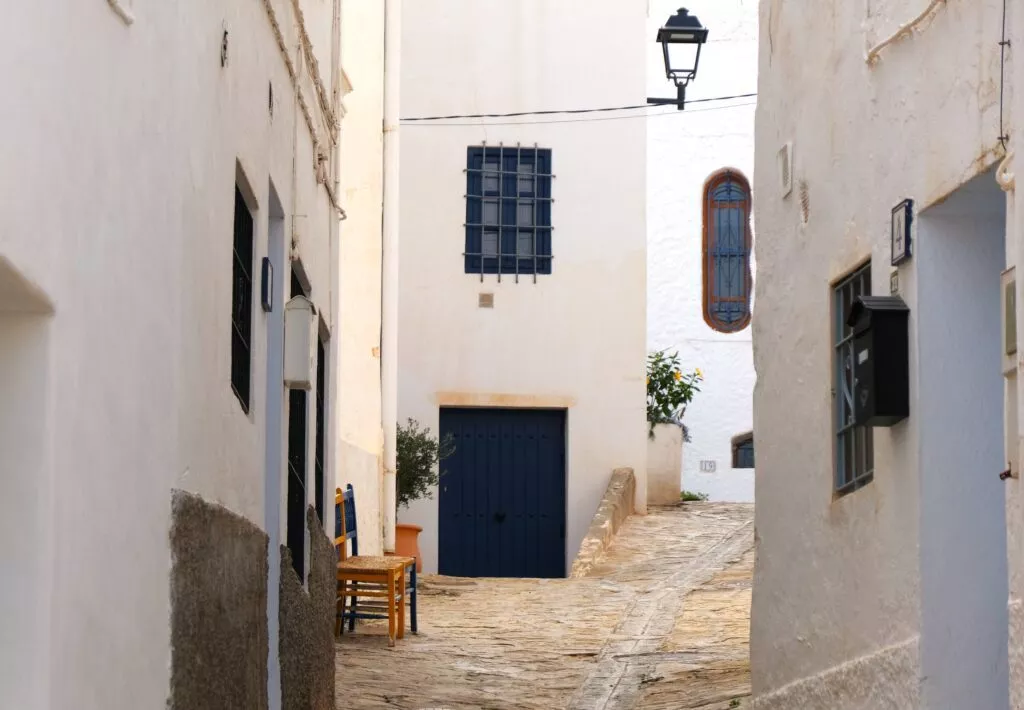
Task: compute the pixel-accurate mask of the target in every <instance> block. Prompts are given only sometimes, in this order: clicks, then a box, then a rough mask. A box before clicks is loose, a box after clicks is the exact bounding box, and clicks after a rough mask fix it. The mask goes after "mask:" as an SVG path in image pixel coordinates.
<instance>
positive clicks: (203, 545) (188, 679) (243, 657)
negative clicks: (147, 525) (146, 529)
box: [151, 491, 268, 710]
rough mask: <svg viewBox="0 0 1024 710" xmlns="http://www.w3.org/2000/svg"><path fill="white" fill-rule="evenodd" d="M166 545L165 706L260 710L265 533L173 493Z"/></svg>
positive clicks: (264, 690)
mask: <svg viewBox="0 0 1024 710" xmlns="http://www.w3.org/2000/svg"><path fill="white" fill-rule="evenodd" d="M170 545H171V564H172V567H171V579H170V587H171V687H170V698H169V700H168V708H170V709H171V710H236V709H237V710H264V709H265V708H267V651H268V646H267V572H268V568H267V534H266V533H265V532H263V531H262V530H260V528H258V527H257V526H256V525H254V524H253V523H251V522H250V521H248V520H246V519H245V518H243V517H241V516H239V515H236V514H235V513H232V512H231V511H229V510H228V509H226V508H224V507H222V506H220V505H217V504H214V503H208V502H206V501H204V500H203V499H202V498H200V497H199V496H197V495H194V494H191V493H186V492H184V491H176V492H175V493H174V496H173V500H172V503H171V531H170ZM151 642H152V643H159V641H158V640H157V639H152V640H151Z"/></svg>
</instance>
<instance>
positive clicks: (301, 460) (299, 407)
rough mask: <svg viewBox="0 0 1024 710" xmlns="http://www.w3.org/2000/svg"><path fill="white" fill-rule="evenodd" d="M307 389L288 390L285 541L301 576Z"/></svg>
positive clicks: (296, 284) (295, 281)
mask: <svg viewBox="0 0 1024 710" xmlns="http://www.w3.org/2000/svg"><path fill="white" fill-rule="evenodd" d="M299 295H302V296H305V295H306V289H305V288H304V287H303V285H302V281H301V280H300V279H299V277H298V274H297V273H296V272H295V270H294V268H293V269H292V279H291V297H292V298H294V297H295V296H299ZM306 427H307V422H306V391H305V390H301V389H292V390H288V492H287V496H288V499H287V503H286V513H287V515H286V517H287V529H286V531H285V533H286V534H285V542H286V543H287V545H288V551H289V552H290V553H291V557H292V567H293V568H294V569H295V573H296V574H297V575H299V579H300V580H304V579H305V578H306V577H305V574H306V431H307V428H306Z"/></svg>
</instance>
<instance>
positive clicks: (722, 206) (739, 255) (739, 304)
mask: <svg viewBox="0 0 1024 710" xmlns="http://www.w3.org/2000/svg"><path fill="white" fill-rule="evenodd" d="M751 242H752V240H751V235H750V183H749V182H747V179H746V178H745V177H743V175H741V174H740V173H738V172H736V171H734V170H723V171H721V172H719V173H716V174H715V175H713V176H712V177H711V178H710V179H709V180H708V181H707V183H706V184H705V185H704V235H703V262H704V266H703V276H704V299H703V300H704V321H705V322H706V323H707V324H708V325H709V326H710V327H711V328H713V329H715V330H717V331H719V332H721V333H735V332H738V331H740V330H743V329H744V328H746V327H747V324H749V323H750V292H751V286H752V284H753V278H752V276H751V273H750V252H751V246H752V244H751Z"/></svg>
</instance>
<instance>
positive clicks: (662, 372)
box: [647, 350, 704, 441]
mask: <svg viewBox="0 0 1024 710" xmlns="http://www.w3.org/2000/svg"><path fill="white" fill-rule="evenodd" d="M703 380H704V374H703V373H702V372H701V371H700V368H699V367H698V368H696V369H695V370H694V371H693V372H691V373H689V374H684V373H683V370H682V367H681V366H680V365H679V354H678V353H672V354H671V355H669V354H668V351H667V350H659V351H658V352H653V353H651V354H650V355H648V356H647V426H648V436H649V437H651V438H652V439H653V438H654V426H655V425H656V424H675V425H676V426H678V427H679V428H680V429H682V430H683V440H684V441H689V440H690V432H689V431H688V430H687V428H686V425H685V424H683V414H685V413H686V406H687V405H688V404H689V403H690V402H692V401H693V396H694V395H695V394H696V393H697V392H700V387H699V383H700V382H702V381H703Z"/></svg>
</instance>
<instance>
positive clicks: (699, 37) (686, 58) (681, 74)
mask: <svg viewBox="0 0 1024 710" xmlns="http://www.w3.org/2000/svg"><path fill="white" fill-rule="evenodd" d="M707 41H708V30H707V28H706V27H704V26H703V25H701V24H700V20H698V19H697V16H696V15H691V14H690V13H689V11H688V10H687V9H686V8H685V7H682V8H679V12H677V13H676V14H675V15H672V16H671V17H670V18H668V21H667V22H666V23H665V26H664V27H662V28H661V29H659V30H658V42H659V43H661V49H662V52H663V53H664V55H665V77H666V78H667V79H669V80H670V81H671V82H673V83H674V84H675V85H676V98H674V99H657V98H649V99H647V103H649V104H661V105H670V104H674V105H675V106H677V107H678V108H679V110H680V111H682V110H683V108H684V106H685V105H686V85H687V84H689V83H690V82H691V81H692V80H693V79H695V78H696V77H697V65H698V64H699V63H700V48H701V46H702V45H703V44H704V43H705V42H707Z"/></svg>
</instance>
